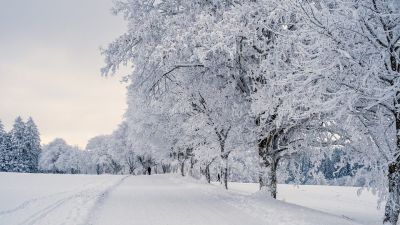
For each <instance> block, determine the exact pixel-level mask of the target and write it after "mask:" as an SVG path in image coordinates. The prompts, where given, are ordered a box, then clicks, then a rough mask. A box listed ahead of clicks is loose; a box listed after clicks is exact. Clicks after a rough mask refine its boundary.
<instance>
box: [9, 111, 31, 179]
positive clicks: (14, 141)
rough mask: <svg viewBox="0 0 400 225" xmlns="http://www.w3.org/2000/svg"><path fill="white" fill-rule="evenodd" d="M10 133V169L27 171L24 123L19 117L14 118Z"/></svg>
mask: <svg viewBox="0 0 400 225" xmlns="http://www.w3.org/2000/svg"><path fill="white" fill-rule="evenodd" d="M10 134H11V151H10V169H11V170H10V171H13V172H29V165H27V162H28V161H29V158H28V151H29V149H27V146H26V142H25V141H26V139H25V123H24V121H23V120H22V118H21V117H17V118H16V119H15V122H14V125H13V128H12V130H11V132H10Z"/></svg>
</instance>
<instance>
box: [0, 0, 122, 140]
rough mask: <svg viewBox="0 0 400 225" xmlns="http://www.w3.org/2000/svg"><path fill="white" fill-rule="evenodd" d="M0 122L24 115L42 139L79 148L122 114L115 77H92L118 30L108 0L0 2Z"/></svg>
mask: <svg viewBox="0 0 400 225" xmlns="http://www.w3.org/2000/svg"><path fill="white" fill-rule="evenodd" d="M0 5H1V7H0V120H1V121H2V122H3V124H4V125H5V126H6V128H7V129H10V128H11V126H12V124H13V122H14V119H15V118H16V117H17V116H18V115H21V116H22V117H23V118H24V119H27V117H28V116H32V117H33V119H34V120H35V122H36V124H37V125H38V127H39V130H40V132H41V138H42V143H48V142H49V141H51V140H52V139H54V138H56V137H61V138H64V139H65V140H66V141H67V142H68V143H69V144H73V145H79V146H80V147H84V146H85V145H86V142H87V140H88V139H89V138H91V137H93V136H96V135H99V134H108V133H111V132H112V131H113V130H114V129H115V128H116V127H117V125H118V123H119V122H121V120H122V116H123V113H124V111H125V109H126V105H125V84H121V83H120V79H121V76H116V77H111V78H104V77H101V76H100V72H99V71H100V68H101V67H102V65H103V58H102V56H101V55H100V51H99V47H100V46H106V45H107V44H108V43H109V42H111V41H112V40H113V39H114V38H115V37H117V36H118V35H120V34H122V33H123V32H124V30H125V22H124V21H123V19H122V18H121V17H116V16H113V15H111V13H110V8H111V6H112V0H0Z"/></svg>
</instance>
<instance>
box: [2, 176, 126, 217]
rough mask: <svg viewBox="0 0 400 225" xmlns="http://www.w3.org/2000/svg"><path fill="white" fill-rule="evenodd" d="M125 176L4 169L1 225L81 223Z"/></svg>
mask: <svg viewBox="0 0 400 225" xmlns="http://www.w3.org/2000/svg"><path fill="white" fill-rule="evenodd" d="M124 178H125V176H84V175H45V174H14V173H2V174H1V179H0V186H1V192H0V201H1V202H0V203H1V204H0V224H1V225H14V224H15V225H34V224H38V225H58V224H59V225H78V224H85V222H86V218H87V215H89V214H90V212H91V210H92V209H93V208H94V207H95V206H96V205H97V204H98V201H99V199H102V196H104V195H105V194H106V193H107V192H109V191H111V190H112V189H113V188H114V187H116V186H117V185H118V184H120V183H121V182H122V181H123V179H124Z"/></svg>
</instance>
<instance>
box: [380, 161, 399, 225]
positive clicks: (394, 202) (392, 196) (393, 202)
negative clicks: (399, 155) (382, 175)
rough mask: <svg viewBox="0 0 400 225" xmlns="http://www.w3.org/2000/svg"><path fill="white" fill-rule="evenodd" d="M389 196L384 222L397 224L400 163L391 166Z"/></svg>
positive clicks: (391, 224)
mask: <svg viewBox="0 0 400 225" xmlns="http://www.w3.org/2000/svg"><path fill="white" fill-rule="evenodd" d="M388 180H389V196H388V199H387V203H386V206H385V217H384V219H383V223H384V224H390V225H396V224H397V221H398V220H399V213H400V163H399V162H395V163H392V164H391V165H390V166H389V174H388Z"/></svg>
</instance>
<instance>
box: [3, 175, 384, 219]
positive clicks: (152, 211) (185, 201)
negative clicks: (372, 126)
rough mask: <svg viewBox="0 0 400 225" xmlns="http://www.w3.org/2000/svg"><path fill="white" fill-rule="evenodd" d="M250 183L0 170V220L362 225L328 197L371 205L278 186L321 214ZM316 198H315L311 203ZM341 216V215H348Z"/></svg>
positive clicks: (317, 188)
mask: <svg viewBox="0 0 400 225" xmlns="http://www.w3.org/2000/svg"><path fill="white" fill-rule="evenodd" d="M240 185H242V186H246V187H245V188H243V187H239V186H240ZM253 186H254V185H253V184H246V185H245V184H233V183H232V189H233V190H230V191H226V190H224V189H223V188H222V187H221V186H219V185H209V184H206V183H204V182H203V181H197V180H195V179H191V178H182V177H181V176H179V175H173V174H169V175H152V176H122V175H100V176H97V175H56V174H17V173H0V225H128V224H129V225H228V224H229V225H261V224H262V225H285V224H290V225H293V224H295V225H306V224H307V225H350V224H353V225H354V224H361V223H356V222H354V221H353V220H352V219H351V218H355V219H357V220H358V221H363V223H364V224H365V223H366V224H374V223H373V222H371V219H368V218H369V217H367V216H364V217H365V218H366V219H365V220H361V219H360V218H361V216H358V215H353V214H351V213H350V214H348V212H347V211H346V213H343V212H341V211H338V210H332V209H334V207H335V206H336V207H340V205H342V204H341V203H340V202H335V201H332V196H337V194H346V193H347V192H349V193H347V195H346V196H347V197H348V198H347V199H348V202H346V203H345V204H350V203H351V204H353V205H352V207H358V208H359V207H362V206H363V205H365V204H367V205H371V204H373V203H371V202H369V201H368V202H365V201H360V200H358V199H357V196H354V198H353V200H351V199H352V198H351V196H352V195H353V194H351V193H350V192H352V191H353V189H351V188H349V187H340V188H339V187H329V188H331V189H332V190H331V191H330V192H332V193H330V192H329V193H327V192H326V191H324V190H325V189H326V188H328V187H321V186H315V187H312V188H311V187H308V189H304V190H303V189H299V190H296V189H293V188H291V189H287V190H286V191H282V193H284V196H283V197H285V196H286V197H287V198H288V199H290V200H292V199H293V200H294V202H298V203H299V204H301V205H308V206H309V207H312V208H314V209H317V210H325V211H326V212H328V213H324V212H321V211H317V210H313V209H310V208H305V207H301V206H298V205H293V204H289V203H285V202H283V201H277V200H274V199H270V198H268V197H267V196H265V195H264V194H260V193H256V194H250V193H251V192H254V191H255V190H256V189H254V190H252V187H253ZM249 187H251V188H249ZM310 188H311V189H310ZM247 189H248V190H247ZM250 189H251V190H250ZM281 189H282V187H281ZM350 189H351V190H350ZM282 190H283V189H282ZM304 191H306V192H304ZM299 195H304V196H299ZM329 196H331V197H329ZM327 197H328V201H327V199H326V198H327ZM296 199H297V200H296ZM300 200H301V201H300ZM350 200H351V201H350ZM317 201H320V203H319V204H316V202H317ZM370 211H371V210H369V211H368V210H367V211H366V212H365V213H364V214H365V215H367V214H369V213H370ZM349 212H351V211H349ZM329 213H333V214H329ZM334 214H335V215H334ZM343 215H348V216H346V218H347V219H346V218H344V216H343ZM371 218H372V217H371ZM374 221H379V218H378V219H377V220H374ZM375 224H376V223H375Z"/></svg>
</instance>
